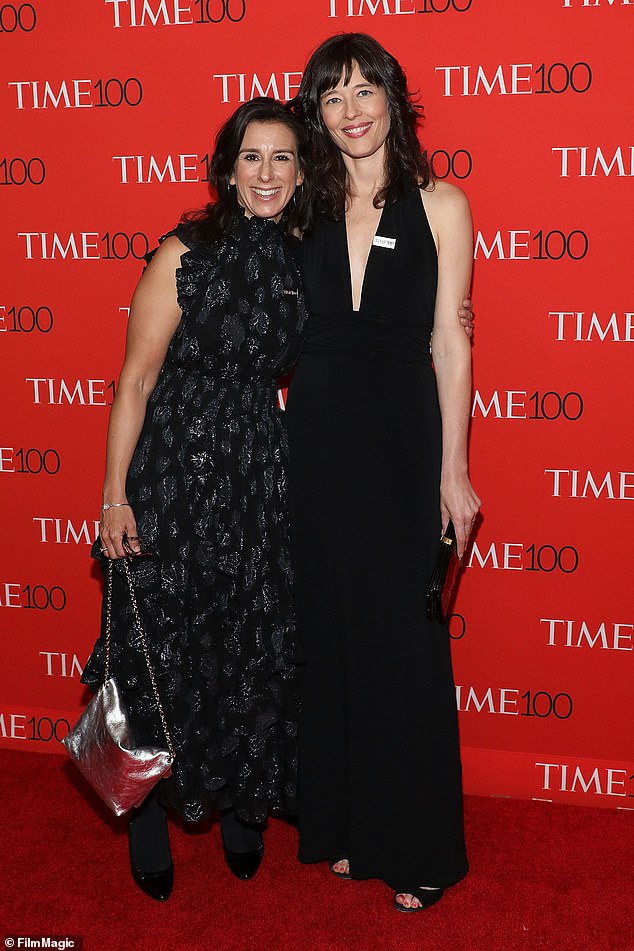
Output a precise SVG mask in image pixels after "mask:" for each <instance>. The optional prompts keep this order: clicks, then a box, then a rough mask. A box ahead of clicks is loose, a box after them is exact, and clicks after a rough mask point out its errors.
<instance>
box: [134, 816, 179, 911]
mask: <svg viewBox="0 0 634 951" xmlns="http://www.w3.org/2000/svg"><path fill="white" fill-rule="evenodd" d="M128 846H129V850H130V868H131V870H132V878H133V879H134V881H135V882H136V884H137V885H138V886H139V888H140V889H141V891H142V892H145V894H146V895H148V896H149V897H150V898H154V899H155V900H156V901H167V899H168V898H169V897H170V895H171V894H172V886H173V884H174V865H173V863H172V853H171V850H170V844H169V836H168V832H167V811H166V810H165V809H164V808H163V806H161V805H160V804H159V803H158V802H157V801H156V799H155V798H154V797H152V798H151V799H149V801H148V800H146V802H145V803H143V805H142V806H141V807H140V808H139V809H135V810H134V811H133V813H132V815H131V816H130V822H129V824H128Z"/></svg>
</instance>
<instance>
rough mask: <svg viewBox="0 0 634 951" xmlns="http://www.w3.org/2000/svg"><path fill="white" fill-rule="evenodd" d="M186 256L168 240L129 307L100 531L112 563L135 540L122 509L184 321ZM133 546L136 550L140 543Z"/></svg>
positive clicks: (177, 244) (181, 246) (111, 422)
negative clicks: (181, 287)
mask: <svg viewBox="0 0 634 951" xmlns="http://www.w3.org/2000/svg"><path fill="white" fill-rule="evenodd" d="M186 251H187V247H186V246H185V245H184V244H183V243H182V241H180V240H179V239H178V238H176V237H169V238H166V239H165V241H164V242H163V244H162V245H161V247H160V248H159V249H158V251H157V252H156V254H155V255H154V257H153V258H152V260H151V261H150V263H149V264H148V266H147V268H146V269H145V271H144V272H143V274H142V276H141V279H140V280H139V283H138V284H137V286H136V290H135V292H134V295H133V297H132V303H131V305H130V320H129V323H128V333H127V337H126V350H125V359H124V363H123V367H122V369H121V374H120V376H119V384H118V387H117V392H116V396H115V398H114V401H113V404H112V409H111V411H110V420H109V423H108V440H107V448H106V474H105V478H104V486H103V502H104V503H110V504H112V505H113V507H112V508H109V509H107V510H106V511H102V513H101V522H100V532H99V534H100V537H101V542H102V549H104V548H105V549H106V550H105V551H104V554H107V555H108V557H111V558H121V557H123V555H124V554H125V550H124V548H123V544H122V538H123V535H127V536H128V537H129V538H130V539H135V538H136V534H137V530H136V521H135V518H134V513H133V512H132V509H131V508H130V507H128V506H127V505H124V504H122V503H126V502H127V498H126V494H125V483H126V478H127V474H128V469H129V467H130V462H131V460H132V455H133V453H134V449H135V447H136V444H137V442H138V439H139V435H140V433H141V429H142V427H143V421H144V419H145V410H146V406H147V401H148V399H149V397H150V394H151V393H152V390H153V389H154V387H155V385H156V381H157V379H158V375H159V372H160V370H161V367H162V366H163V363H164V361H165V354H166V353H167V348H168V347H169V344H170V341H171V339H172V337H173V336H174V332H175V330H176V328H177V327H178V324H179V322H180V319H181V309H180V307H179V305H178V301H177V297H176V269H177V268H178V267H179V266H180V259H181V255H182V254H184V253H185V252H186ZM131 544H132V548H133V549H134V550H136V547H137V546H136V543H135V542H134V541H133V542H132V543H131Z"/></svg>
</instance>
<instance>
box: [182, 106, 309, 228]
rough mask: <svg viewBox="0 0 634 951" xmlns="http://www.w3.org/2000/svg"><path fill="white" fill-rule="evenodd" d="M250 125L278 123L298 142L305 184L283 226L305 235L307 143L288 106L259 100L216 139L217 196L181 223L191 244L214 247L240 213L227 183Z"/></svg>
mask: <svg viewBox="0 0 634 951" xmlns="http://www.w3.org/2000/svg"><path fill="white" fill-rule="evenodd" d="M251 122H270V123H273V122H279V123H281V124H282V125H285V126H286V127H287V128H289V129H290V130H291V132H292V133H293V135H294V136H295V140H296V141H297V158H298V163H299V168H300V170H301V171H302V172H303V174H304V183H303V185H302V186H301V187H298V188H297V191H296V192H295V195H294V196H293V198H292V199H291V201H290V203H289V205H287V207H286V210H285V212H284V222H285V225H286V229H287V231H288V232H291V231H293V230H295V229H297V230H299V231H300V232H302V231H305V230H306V228H307V227H308V225H309V222H310V213H311V207H312V192H311V185H310V176H309V175H307V172H306V169H307V166H308V155H307V149H308V142H307V136H306V131H305V129H304V125H303V123H302V122H301V120H300V119H299V118H298V117H297V116H296V115H294V114H293V112H292V111H291V110H290V109H289V108H288V106H285V105H283V104H282V103H281V102H278V101H277V100H276V99H268V98H267V97H265V96H258V97H257V98H256V99H251V100H250V101H249V102H245V103H244V104H243V105H241V106H239V107H238V108H237V109H236V111H235V112H234V113H233V115H231V116H230V117H229V118H228V119H227V121H226V122H225V124H224V125H223V126H222V127H221V128H220V130H219V131H218V134H217V136H216V143H215V148H214V154H213V156H212V159H211V162H210V165H209V183H210V185H211V187H212V188H213V190H214V192H215V196H216V200H215V201H211V202H210V203H209V204H208V205H206V206H205V208H201V209H199V210H197V211H188V212H185V214H184V215H183V217H182V218H181V223H182V224H183V225H184V226H185V228H186V233H187V236H188V237H189V238H190V239H191V240H192V241H196V242H197V241H201V242H203V243H206V244H213V243H214V242H215V241H218V240H219V239H220V238H223V237H224V236H225V235H227V234H228V233H229V231H230V229H231V226H232V223H233V221H234V219H235V216H236V212H237V211H238V210H239V208H240V205H239V203H238V198H237V193H236V189H235V188H234V187H230V185H229V182H230V179H231V175H232V173H233V169H234V166H235V164H236V161H237V159H238V153H239V151H240V146H241V145H242V140H243V139H244V134H245V132H246V131H247V127H248V125H249V124H250V123H251Z"/></svg>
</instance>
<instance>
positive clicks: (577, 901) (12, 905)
mask: <svg viewBox="0 0 634 951" xmlns="http://www.w3.org/2000/svg"><path fill="white" fill-rule="evenodd" d="M0 770H1V773H0V775H2V793H1V796H2V798H1V805H2V854H3V864H4V868H3V870H2V885H1V889H2V929H1V930H0V948H1V947H3V946H4V940H3V939H4V936H5V935H10V934H28V935H36V934H45V933H50V934H53V933H57V934H61V933H64V932H65V933H68V934H75V935H81V936H83V939H84V949H86V951H93V949H94V951H109V949H115V948H117V949H146V948H147V949H161V951H162V949H177V951H179V949H190V948H191V949H210V951H211V949H213V951H379V949H381V951H384V949H387V951H389V949H399V951H400V949H404V951H409V949H412V951H414V949H415V951H516V949H518V951H519V949H521V951H539V949H543V948H544V949H546V948H547V949H556V951H585V949H588V951H590V949H593V951H595V949H596V951H616V949H629V951H631V949H633V948H634V919H633V914H632V905H633V903H632V898H633V894H632V891H633V890H632V845H633V844H634V841H633V840H634V836H633V833H632V828H633V825H634V814H633V813H631V812H611V811H607V810H599V809H582V808H578V807H573V806H554V805H549V804H547V803H539V802H522V801H517V800H509V799H486V798H480V797H469V798H468V799H467V802H466V823H467V837H468V846H469V855H470V859H471V873H470V875H469V876H468V878H467V879H466V880H465V881H464V882H462V883H461V884H460V885H457V886H456V887H455V888H452V889H451V890H450V891H449V892H448V893H447V895H446V897H445V898H444V899H443V900H442V901H441V902H440V903H439V904H438V905H436V906H435V907H434V908H431V909H429V910H428V911H426V912H420V913H418V914H415V915H401V914H398V912H396V911H394V910H393V909H392V907H391V900H392V896H391V893H390V892H389V891H388V890H387V888H386V887H385V886H384V885H382V884H381V883H380V882H377V881H370V882H358V883H355V882H341V881H338V880H337V879H335V877H334V876H333V875H332V874H331V873H330V872H329V871H328V870H327V868H326V866H325V865H319V866H300V865H299V864H298V863H297V861H296V858H295V856H296V833H295V831H294V830H293V828H292V827H290V826H288V825H286V824H285V823H283V822H281V821H272V822H271V823H270V824H269V828H268V831H267V833H266V856H265V859H264V862H263V864H262V867H261V869H260V872H259V873H258V875H257V876H256V878H255V879H254V880H253V881H251V882H245V883H242V882H238V881H237V880H236V879H234V878H233V877H232V876H231V875H230V873H229V872H228V871H227V869H226V867H225V865H224V862H223V860H222V857H221V852H220V844H219V833H218V827H217V825H214V826H213V828H212V829H211V831H210V830H209V828H205V829H204V830H203V831H198V832H187V831H185V830H184V829H183V828H182V827H180V826H176V825H173V824H172V825H171V826H170V836H171V842H172V851H173V854H174V862H175V868H176V872H175V887H174V893H173V895H172V898H171V899H170V901H169V902H168V903H167V904H166V905H159V904H157V903H154V902H152V901H151V900H150V899H148V898H146V897H145V896H144V895H143V894H142V893H141V892H139V891H138V890H137V889H136V887H135V886H134V885H133V883H132V881H131V878H130V874H129V870H128V858H127V838H126V834H125V819H123V820H116V819H115V818H114V817H112V818H111V817H110V814H109V813H108V812H107V810H106V809H105V808H102V807H101V805H100V804H99V803H98V802H95V799H94V798H93V797H90V798H86V797H87V796H89V793H88V791H87V787H86V786H85V784H84V782H83V780H82V779H81V777H79V774H78V773H76V771H74V768H73V767H72V766H71V764H70V763H67V762H66V760H65V759H63V758H62V757H57V756H47V755H44V756H39V755H37V754H29V753H15V752H12V751H7V750H0ZM412 821H413V822H414V821H415V817H412ZM16 947H17V946H16Z"/></svg>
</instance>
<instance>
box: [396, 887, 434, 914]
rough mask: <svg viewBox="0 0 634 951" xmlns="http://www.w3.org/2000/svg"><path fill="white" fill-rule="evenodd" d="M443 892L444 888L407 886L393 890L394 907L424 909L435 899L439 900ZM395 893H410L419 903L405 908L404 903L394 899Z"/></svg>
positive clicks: (408, 909) (407, 910)
mask: <svg viewBox="0 0 634 951" xmlns="http://www.w3.org/2000/svg"><path fill="white" fill-rule="evenodd" d="M444 894H445V889H444V888H408V889H405V890H403V891H400V892H394V907H395V908H396V910H397V911H406V912H409V911H425V909H426V908H431V906H432V905H435V904H436V902H437V901H440V899H441V898H442V896H443V895H444ZM397 895H411V896H412V898H417V899H418V901H419V903H420V904H418V905H417V906H416V908H406V907H405V905H401V904H400V902H398V901H397V900H396V896H397Z"/></svg>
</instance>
